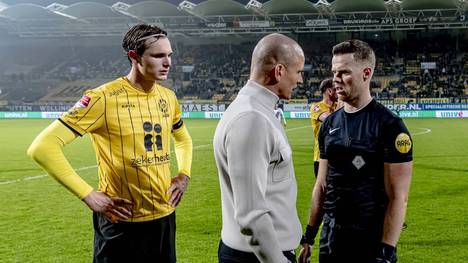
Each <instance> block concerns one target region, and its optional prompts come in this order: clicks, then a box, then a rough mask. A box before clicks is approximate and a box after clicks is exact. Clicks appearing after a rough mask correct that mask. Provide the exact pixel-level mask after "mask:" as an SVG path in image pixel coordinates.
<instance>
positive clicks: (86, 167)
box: [0, 126, 309, 185]
mask: <svg viewBox="0 0 468 263" xmlns="http://www.w3.org/2000/svg"><path fill="white" fill-rule="evenodd" d="M306 127H309V126H301V127H296V128H291V129H287V130H286V131H293V130H299V129H303V128H306ZM210 145H212V144H211V143H208V144H202V145H197V146H194V147H193V149H194V150H196V149H200V148H204V147H207V146H210ZM96 167H97V165H91V166H85V167H81V168H77V169H75V171H76V172H78V171H84V170H89V169H93V168H96ZM47 176H48V174H39V175H33V176H28V177H24V178H21V179H15V180H10V181H3V182H0V185H5V184H13V183H18V182H22V181H30V180H36V179H41V178H44V177H47Z"/></svg>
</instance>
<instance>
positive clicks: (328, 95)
mask: <svg viewBox="0 0 468 263" xmlns="http://www.w3.org/2000/svg"><path fill="white" fill-rule="evenodd" d="M320 91H321V92H322V97H323V99H322V100H321V101H319V102H317V103H314V104H312V105H311V106H310V120H311V122H312V129H313V130H314V174H315V177H317V173H318V167H319V145H318V133H319V130H320V125H321V124H322V122H323V121H324V120H325V119H326V118H327V117H328V115H330V114H332V113H333V112H334V111H335V109H336V107H337V101H338V95H337V94H336V90H335V87H333V80H332V79H331V78H328V79H325V80H323V81H322V82H321V83H320Z"/></svg>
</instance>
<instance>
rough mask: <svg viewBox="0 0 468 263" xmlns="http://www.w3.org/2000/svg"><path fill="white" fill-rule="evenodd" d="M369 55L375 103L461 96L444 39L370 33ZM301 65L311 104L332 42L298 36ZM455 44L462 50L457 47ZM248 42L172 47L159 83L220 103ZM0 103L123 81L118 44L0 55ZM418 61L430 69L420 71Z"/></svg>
mask: <svg viewBox="0 0 468 263" xmlns="http://www.w3.org/2000/svg"><path fill="white" fill-rule="evenodd" d="M371 36H372V37H369V38H368V39H363V40H365V41H367V42H368V43H369V44H370V45H371V46H372V47H373V48H374V49H375V52H376V55H377V65H376V69H375V73H374V78H373V82H372V84H371V92H372V95H373V96H374V97H376V98H379V99H394V98H414V99H415V101H417V99H419V98H449V99H450V100H451V102H458V100H459V99H461V98H467V97H468V45H466V43H467V42H466V41H465V40H460V39H457V38H458V36H455V37H452V36H450V35H447V34H442V35H439V36H437V35H435V36H431V37H421V36H418V37H417V38H411V37H407V38H405V39H400V40H398V41H396V40H391V39H388V38H379V35H378V34H373V35H371ZM297 39H298V41H299V43H300V44H301V46H302V47H303V49H304V52H305V56H306V62H305V64H306V67H305V74H304V84H303V85H301V86H299V87H298V88H297V89H295V91H294V94H293V98H294V99H301V100H307V101H308V102H311V101H316V100H319V99H320V98H321V94H320V92H319V88H318V87H319V84H320V82H321V81H322V80H323V79H324V78H326V77H330V76H331V71H330V68H331V49H332V47H333V45H334V44H336V43H337V42H336V41H332V40H330V38H328V39H327V38H324V39H321V40H320V41H318V40H317V38H316V37H314V35H302V36H301V35H300V36H298V38H297ZM460 43H462V44H460ZM254 46H255V42H254V41H245V42H239V43H235V44H232V43H229V44H204V45H188V44H186V43H184V42H177V43H173V50H174V54H173V57H172V68H171V72H170V75H169V79H168V80H167V81H166V82H165V83H163V85H165V86H167V87H169V88H171V89H173V90H174V91H175V92H176V94H177V96H178V97H179V99H185V100H210V101H213V102H219V103H222V102H228V101H230V100H232V99H234V98H235V96H236V94H237V92H238V91H239V89H240V88H241V87H242V86H243V85H244V84H245V82H246V81H247V80H248V77H249V71H250V57H251V54H252V50H253V48H254ZM0 59H1V61H2V63H1V65H0V101H1V102H2V103H3V104H5V103H7V104H16V105H21V104H35V103H37V104H48V103H51V104H61V103H63V104H66V103H70V102H73V101H76V100H77V99H78V98H79V97H80V96H81V95H82V94H83V92H84V91H85V90H87V89H92V88H94V87H97V86H99V85H100V84H102V83H105V82H107V81H109V80H112V79H115V78H118V77H120V76H124V75H126V74H127V73H128V71H129V69H130V63H129V61H128V59H127V57H126V54H125V53H124V51H123V50H122V48H121V47H120V46H119V45H107V46H92V47H90V46H79V45H78V46H77V45H69V46H67V45H61V46H55V45H54V46H50V47H48V46H46V45H41V46H33V45H31V46H25V45H22V46H19V47H14V45H12V46H11V47H8V48H2V51H0ZM421 63H427V65H435V68H431V67H430V66H429V68H426V69H424V68H421Z"/></svg>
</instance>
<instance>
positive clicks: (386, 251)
mask: <svg viewBox="0 0 468 263" xmlns="http://www.w3.org/2000/svg"><path fill="white" fill-rule="evenodd" d="M396 251H397V250H396V247H394V246H391V245H388V244H385V243H383V242H382V243H380V246H379V251H378V252H377V258H376V259H377V260H380V261H377V262H389V263H395V262H397V259H398V258H397V255H396Z"/></svg>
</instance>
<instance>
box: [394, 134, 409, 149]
mask: <svg viewBox="0 0 468 263" xmlns="http://www.w3.org/2000/svg"><path fill="white" fill-rule="evenodd" d="M411 146H412V143H411V139H410V137H409V135H408V134H406V133H400V134H398V136H397V137H396V139H395V148H396V149H397V150H398V152H400V153H407V152H409V151H410V150H411Z"/></svg>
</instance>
